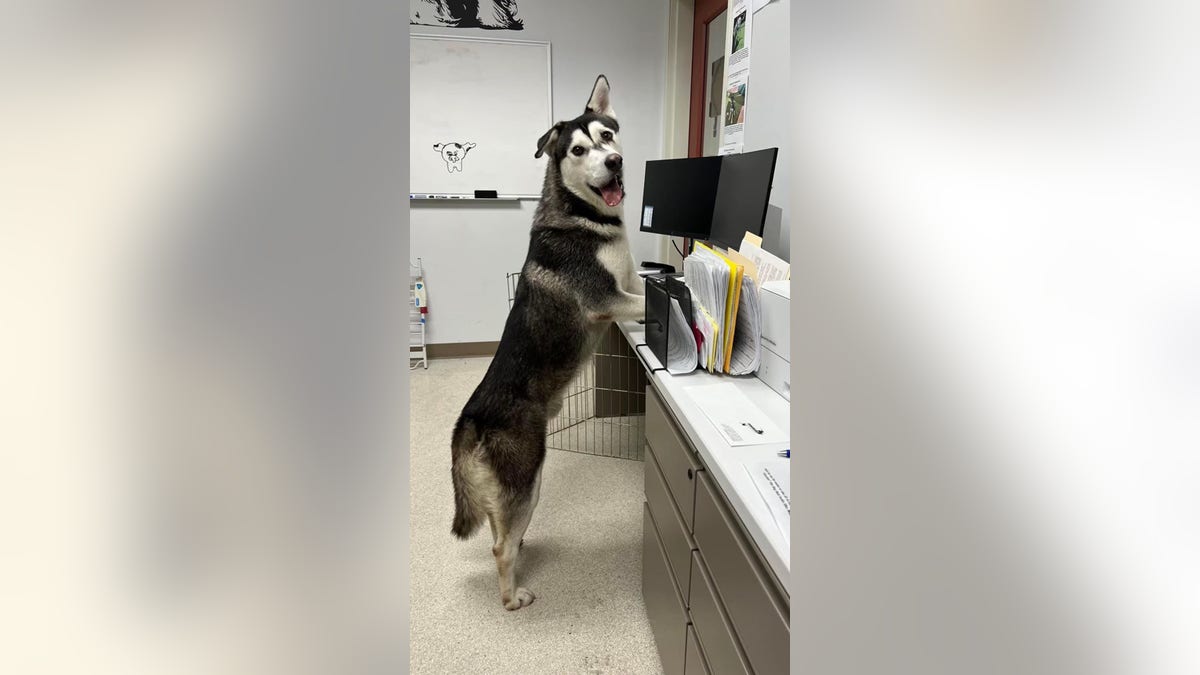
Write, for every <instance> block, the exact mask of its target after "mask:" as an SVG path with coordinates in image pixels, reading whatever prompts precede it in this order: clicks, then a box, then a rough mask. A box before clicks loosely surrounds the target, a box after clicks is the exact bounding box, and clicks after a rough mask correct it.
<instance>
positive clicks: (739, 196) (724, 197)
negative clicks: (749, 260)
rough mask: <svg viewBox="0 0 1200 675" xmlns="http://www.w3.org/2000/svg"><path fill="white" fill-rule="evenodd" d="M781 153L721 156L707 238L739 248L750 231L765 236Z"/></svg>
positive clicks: (775, 151)
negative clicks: (768, 209) (719, 175)
mask: <svg viewBox="0 0 1200 675" xmlns="http://www.w3.org/2000/svg"><path fill="white" fill-rule="evenodd" d="M778 155H779V148H768V149H766V150H756V151H754V152H746V153H742V154H740V155H725V156H723V157H721V158H720V159H722V160H724V161H723V162H722V163H721V178H720V181H719V183H718V185H717V195H716V201H715V202H714V204H713V214H712V227H711V228H710V230H709V234H708V236H707V237H704V238H706V239H708V240H709V241H711V242H713V243H715V244H719V245H721V246H724V247H726V248H734V249H736V248H738V247H739V246H741V244H742V238H743V237H744V236H745V235H746V233H747V232H750V233H753V234H756V235H758V236H760V237H761V236H762V233H763V225H764V224H765V223H766V220H767V201H768V199H769V198H770V196H771V181H772V180H774V178H775V158H776V157H777V156H778Z"/></svg>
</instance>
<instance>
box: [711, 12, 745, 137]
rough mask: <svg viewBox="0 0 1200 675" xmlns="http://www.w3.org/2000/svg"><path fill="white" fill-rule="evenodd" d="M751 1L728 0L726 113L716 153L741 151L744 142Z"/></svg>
mask: <svg viewBox="0 0 1200 675" xmlns="http://www.w3.org/2000/svg"><path fill="white" fill-rule="evenodd" d="M750 15H751V11H750V0H729V9H728V16H729V19H728V21H729V27H728V29H727V30H726V31H725V54H727V57H726V59H725V89H724V92H725V112H724V115H723V117H722V118H721V148H720V150H719V151H718V154H721V155H729V154H736V153H740V152H741V151H742V146H743V145H744V142H745V131H744V130H745V126H746V116H747V110H746V100H747V90H748V89H749V84H750V32H751V31H750V25H751V23H752V22H751V20H750V18H751V16H750Z"/></svg>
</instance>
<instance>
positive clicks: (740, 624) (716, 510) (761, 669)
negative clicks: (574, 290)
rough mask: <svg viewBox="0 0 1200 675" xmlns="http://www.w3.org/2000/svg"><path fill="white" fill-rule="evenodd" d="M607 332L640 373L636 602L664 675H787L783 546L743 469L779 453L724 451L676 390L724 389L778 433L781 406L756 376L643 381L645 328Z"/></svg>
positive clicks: (627, 325) (647, 358) (785, 419)
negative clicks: (640, 528)
mask: <svg viewBox="0 0 1200 675" xmlns="http://www.w3.org/2000/svg"><path fill="white" fill-rule="evenodd" d="M618 327H619V328H620V330H621V333H622V335H624V337H625V339H626V340H627V341H628V342H629V344H630V345H631V346H632V347H634V348H635V350H636V352H637V354H638V356H639V357H640V358H641V360H642V362H643V363H644V364H645V365H647V366H648V368H647V371H648V372H647V380H648V382H649V383H650V384H649V387H648V391H647V393H646V415H647V418H646V424H647V428H646V436H647V443H646V445H647V448H648V450H647V453H646V467H645V470H646V506H645V511H646V514H645V526H644V527H645V534H644V539H645V541H644V559H643V594H644V596H645V599H646V609H647V614H648V616H649V617H650V621H651V627H652V629H653V630H654V633H655V642H656V643H657V645H658V649H659V654H660V656H661V657H662V661H663V667H664V670H665V672H666V673H668V675H672V674H674V673H681V674H684V675H692V674H693V673H696V674H700V675H703V674H706V673H719V674H721V675H724V674H725V673H739V672H740V673H748V674H749V673H758V674H760V675H764V674H766V673H775V672H780V673H784V672H787V661H788V648H787V639H788V635H789V631H790V628H789V619H788V609H789V608H790V603H791V595H790V579H791V566H790V564H791V561H790V555H789V544H788V540H787V539H786V538H785V537H784V535H783V533H782V532H780V531H779V529H778V527H777V526H776V525H775V522H774V520H773V519H772V517H771V513H770V511H769V510H768V508H767V505H766V504H765V503H764V502H763V499H762V497H761V496H760V495H759V494H758V491H757V489H756V488H755V487H754V484H753V482H752V481H751V479H750V476H749V474H747V473H746V470H745V468H744V467H743V462H754V461H760V460H768V459H777V458H778V454H777V453H778V451H780V450H783V449H784V448H787V447H790V446H789V444H788V443H776V444H770V445H761V446H748V447H738V448H735V447H732V446H730V445H729V444H728V443H726V442H725V440H724V438H723V437H722V436H721V434H720V433H719V432H718V431H717V429H716V428H715V427H714V426H713V424H712V423H711V422H710V421H709V420H708V418H707V417H705V415H704V413H703V412H702V411H701V410H700V409H699V408H697V407H696V406H695V405H694V404H693V403H692V401H691V399H690V397H689V396H688V394H687V393H686V392H685V391H684V390H685V389H686V388H687V387H691V386H696V385H702V384H714V383H717V382H724V383H730V384H733V385H734V386H735V387H737V389H738V390H739V391H740V392H741V393H742V394H744V395H745V396H746V397H747V398H748V399H750V401H751V402H753V403H754V404H755V405H757V406H758V407H759V408H760V409H761V410H762V411H763V412H764V413H765V414H766V415H767V416H768V417H769V418H770V419H771V421H772V422H774V423H775V424H776V425H778V426H779V427H780V428H781V429H784V430H786V431H788V432H789V433H790V429H791V423H790V420H789V411H790V405H789V403H788V401H787V400H785V399H784V398H783V397H781V396H780V395H779V394H777V393H775V392H774V391H773V390H771V389H770V388H769V387H767V386H766V385H765V384H763V383H762V382H761V381H760V380H758V379H757V378H755V377H728V376H716V375H711V374H709V373H707V372H704V371H699V370H698V371H695V372H693V373H689V374H687V375H671V374H670V373H667V372H666V371H665V370H658V371H657V372H653V373H650V372H649V371H650V370H654V369H657V368H659V367H660V364H659V363H658V360H657V359H656V358H655V357H654V354H653V353H652V352H651V351H650V349H649V348H648V347H644V346H643V347H640V348H638V347H636V345H639V344H644V343H645V338H644V335H645V329H644V326H642V325H641V324H638V323H636V322H632V321H631V322H623V323H620V324H618ZM678 436H682V438H678V439H677V440H678V442H676V441H675V440H673V439H676V438H677V437H678ZM693 453H694V454H693ZM697 460H698V461H697ZM685 470H686V478H684V471H685ZM693 470H694V471H693ZM693 475H695V476H696V479H695V480H693ZM668 580H669V581H668ZM672 586H673V587H674V592H673V593H672V592H670V588H671V587H672ZM664 589H665V590H664Z"/></svg>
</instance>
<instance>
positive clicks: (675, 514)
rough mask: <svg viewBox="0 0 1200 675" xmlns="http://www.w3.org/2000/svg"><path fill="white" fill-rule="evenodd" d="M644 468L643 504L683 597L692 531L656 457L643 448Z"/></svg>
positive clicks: (690, 562) (684, 595)
mask: <svg viewBox="0 0 1200 675" xmlns="http://www.w3.org/2000/svg"><path fill="white" fill-rule="evenodd" d="M643 464H645V467H644V471H645V475H646V479H645V483H646V487H645V489H646V504H648V505H649V507H650V515H651V516H652V517H653V518H654V524H655V525H656V526H657V527H658V536H659V538H660V539H661V540H662V544H663V549H664V550H665V551H666V554H667V562H669V563H670V564H671V571H672V572H674V573H675V580H676V581H677V582H678V583H679V591H680V593H681V594H682V595H683V597H684V599H685V600H686V599H687V597H688V583H689V581H690V575H691V570H692V551H693V550H694V549H695V548H696V545H695V543H694V542H693V541H692V535H691V534H690V533H689V532H688V530H687V525H685V524H684V522H683V515H682V514H681V513H679V509H678V508H677V507H676V505H675V500H673V499H672V498H671V493H670V492H669V491H668V490H667V483H666V479H665V478H663V475H662V471H661V470H660V469H659V466H658V458H657V457H656V456H655V455H654V450H653V449H652V448H648V449H647V450H646V458H645V461H644V462H643Z"/></svg>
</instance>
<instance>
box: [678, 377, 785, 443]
mask: <svg viewBox="0 0 1200 675" xmlns="http://www.w3.org/2000/svg"><path fill="white" fill-rule="evenodd" d="M683 391H684V392H685V393H686V394H687V395H688V396H690V397H691V399H692V401H693V402H694V403H695V404H696V407H698V408H700V410H701V412H703V413H704V415H705V416H706V417H708V419H709V421H711V422H712V423H713V426H715V427H716V428H717V431H719V432H720V433H721V436H722V437H723V438H724V439H725V442H726V443H728V444H730V445H732V446H734V447H738V446H743V445H764V444H767V443H782V442H784V441H786V440H788V436H787V434H785V433H784V432H783V430H782V429H780V428H779V427H777V426H775V424H774V423H773V422H772V421H771V420H770V419H768V418H767V416H766V415H765V414H764V413H763V411H762V410H760V409H759V408H758V406H756V405H754V403H752V402H751V401H750V399H748V398H746V395H745V394H743V393H742V392H741V391H740V390H739V389H738V388H737V386H736V385H734V384H732V383H728V382H726V383H722V384H705V385H700V386H695V387H687V388H685V389H684V390H683Z"/></svg>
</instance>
